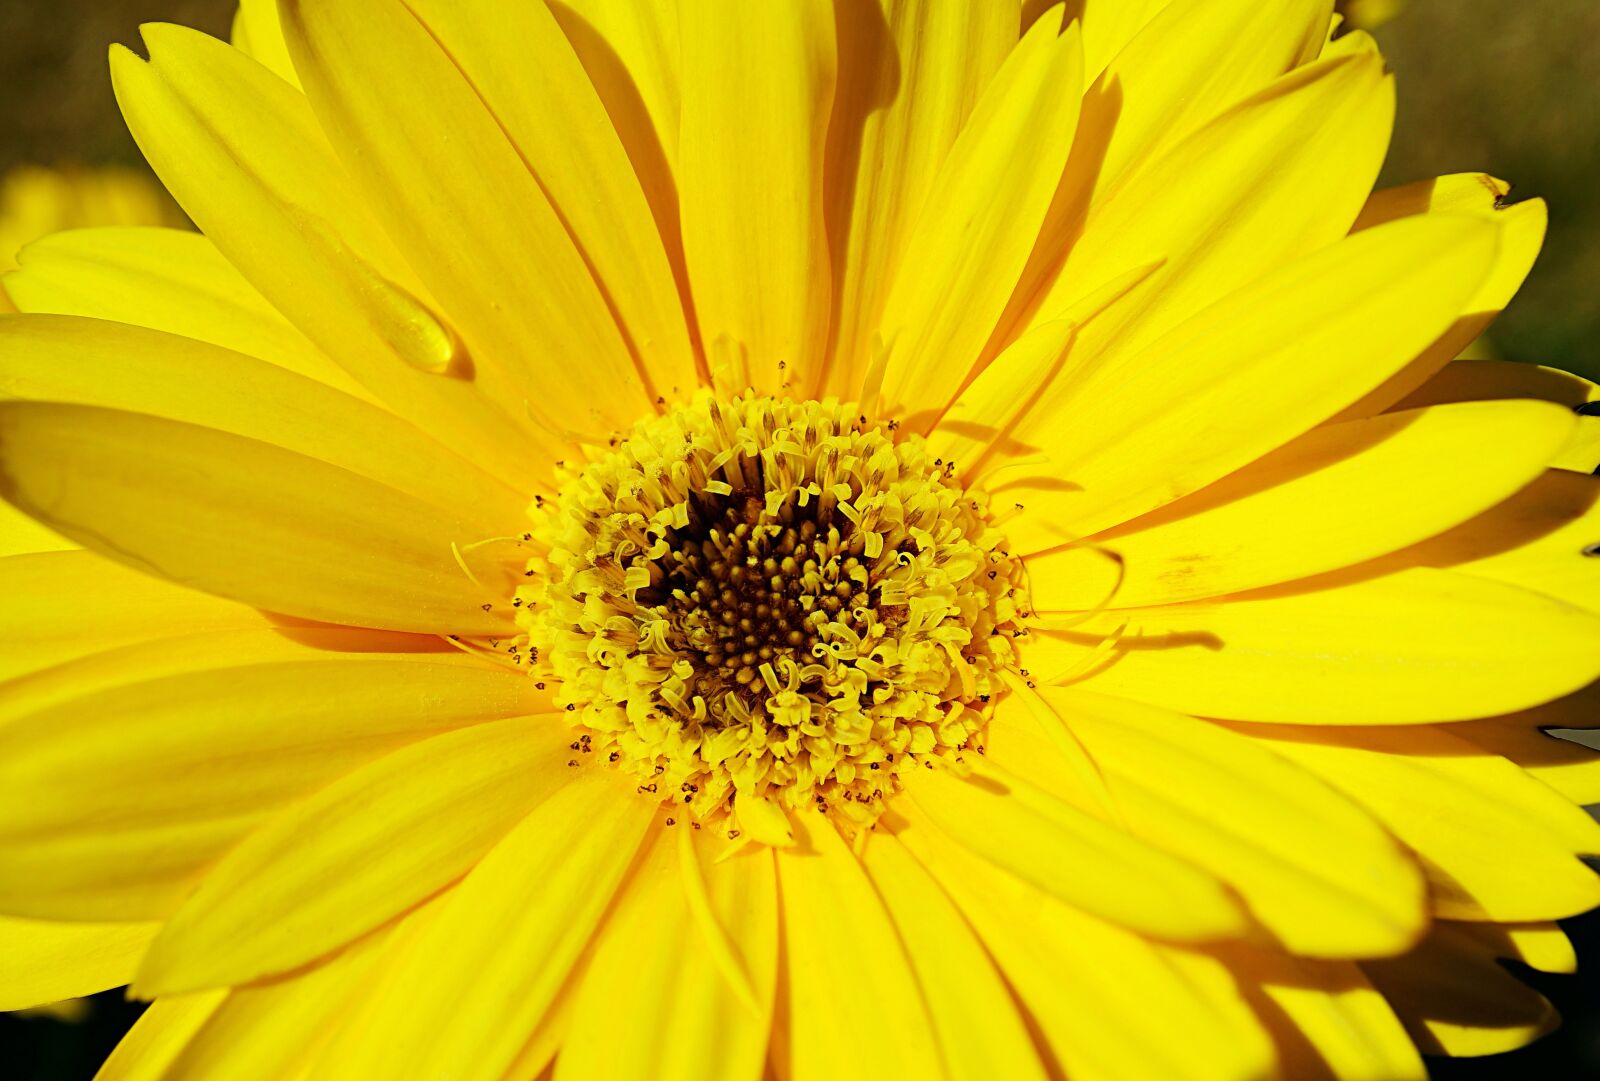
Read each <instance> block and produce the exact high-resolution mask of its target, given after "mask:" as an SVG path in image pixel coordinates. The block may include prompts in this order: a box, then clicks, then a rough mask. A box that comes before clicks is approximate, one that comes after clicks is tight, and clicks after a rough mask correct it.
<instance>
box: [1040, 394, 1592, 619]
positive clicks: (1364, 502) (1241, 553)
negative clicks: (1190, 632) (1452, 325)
mask: <svg viewBox="0 0 1600 1081" xmlns="http://www.w3.org/2000/svg"><path fill="white" fill-rule="evenodd" d="M1573 424H1574V418H1573V416H1572V413H1571V411H1570V410H1566V409H1563V408H1561V407H1560V406H1558V405H1555V404H1553V403H1546V402H1526V401H1514V402H1473V403H1464V404H1460V405H1442V406H1434V407H1431V408H1427V409H1419V410H1413V411H1410V412H1405V413H1395V414H1388V415H1384V416H1379V417H1375V418H1373V419H1371V420H1364V421H1351V422H1347V423H1345V424H1336V425H1332V426H1329V427H1324V428H1317V429H1313V430H1312V431H1311V432H1309V433H1307V434H1306V435H1304V436H1301V437H1300V438H1299V439H1297V440H1295V441H1294V442H1292V443H1289V444H1288V445H1287V446H1284V447H1281V448H1279V449H1278V450H1276V451H1274V452H1273V453H1272V454H1269V455H1267V456H1266V457H1265V458H1263V459H1261V460H1260V461H1258V462H1255V463H1253V464H1251V465H1249V466H1247V467H1246V468H1244V469H1242V470H1240V471H1239V472H1237V473H1234V474H1232V475H1230V476H1227V477H1224V478H1223V479H1222V480H1220V481H1218V482H1216V483H1215V484H1212V485H1210V486H1208V487H1206V488H1203V489H1201V490H1200V491H1198V492H1196V493H1194V494H1193V495H1190V496H1188V497H1186V498H1184V499H1180V500H1178V501H1176V502H1174V503H1169V504H1167V506H1165V507H1162V508H1161V509H1159V510H1157V511H1154V512H1152V513H1150V514H1147V515H1145V516H1143V517H1142V518H1137V519H1135V520H1133V521H1132V522H1128V523H1126V524H1125V525H1123V526H1121V527H1118V528H1117V529H1114V530H1111V531H1110V532H1107V533H1103V534H1100V535H1098V536H1096V537H1095V538H1094V540H1093V543H1094V545H1095V548H1093V549H1091V548H1085V547H1075V548H1066V549H1059V550H1057V551H1054V552H1048V553H1043V554H1040V555H1036V556H1030V557H1028V559H1027V561H1026V562H1027V567H1028V579H1029V587H1030V593H1029V599H1030V600H1031V601H1032V602H1033V604H1034V607H1035V608H1037V609H1039V610H1041V611H1051V610H1060V609H1080V610H1082V609H1089V608H1093V607H1094V606H1095V605H1097V604H1099V603H1101V602H1102V600H1103V599H1104V598H1105V597H1106V596H1107V593H1108V590H1109V589H1111V588H1113V587H1115V588H1116V593H1115V596H1114V597H1112V604H1113V605H1114V606H1116V607H1119V608H1121V607H1127V608H1133V607H1138V606H1140V605H1148V604H1171V603H1173V602H1175V601H1185V600H1193V599H1195V598H1198V597H1214V596H1217V595H1219V594H1223V593H1233V592H1237V591H1240V590H1245V589H1253V588H1255V587H1258V586H1266V585H1274V584H1277V583H1279V582H1285V581H1290V580H1292V579H1296V578H1306V577H1310V576H1311V575H1313V574H1318V573H1320V572H1322V571H1328V570H1336V569H1338V568H1340V567H1345V566H1349V565H1351V564H1354V563H1358V562H1361V561H1363V560H1366V559H1370V558H1373V557H1374V556H1379V555H1383V554H1385V553H1387V552H1392V551H1395V550H1396V549H1399V548H1403V547H1405V546H1407V545H1410V544H1413V543H1415V542H1417V541H1419V540H1422V539H1425V538H1427V537H1431V536H1433V535H1435V534H1437V533H1440V532H1443V531H1444V530H1445V529H1448V528H1450V527H1451V526H1454V525H1456V524H1458V523H1460V522H1463V521H1465V520H1466V519H1468V518H1470V517H1472V516H1473V515H1476V514H1478V513H1479V512H1481V511H1485V510H1488V509H1489V508H1490V507H1492V506H1494V505H1495V504H1497V503H1499V502H1500V501H1501V500H1503V499H1505V498H1507V497H1509V496H1511V495H1512V494H1513V493H1515V492H1516V491H1518V490H1519V489H1520V488H1522V487H1523V486H1524V485H1525V484H1527V483H1528V482H1529V481H1531V480H1533V479H1534V478H1536V477H1538V476H1539V474H1540V473H1541V472H1542V471H1543V470H1544V468H1545V465H1546V463H1547V462H1549V461H1550V460H1551V458H1552V457H1554V456H1555V455H1556V454H1558V453H1559V452H1560V450H1561V448H1562V447H1563V446H1564V445H1565V443H1566V441H1567V439H1568V437H1569V436H1570V433H1571V431H1572V428H1573ZM1356 508H1359V511H1358V512H1355V513H1352V512H1353V510H1355V509H1356ZM1102 546H1103V547H1104V548H1106V549H1109V550H1111V551H1113V552H1115V553H1116V554H1117V556H1118V557H1120V570H1121V576H1120V582H1116V581H1113V582H1107V581H1106V577H1107V571H1108V569H1109V564H1108V562H1107V560H1106V559H1105V558H1104V556H1103V555H1101V554H1100V552H1099V551H1098V549H1099V548H1100V547H1102Z"/></svg>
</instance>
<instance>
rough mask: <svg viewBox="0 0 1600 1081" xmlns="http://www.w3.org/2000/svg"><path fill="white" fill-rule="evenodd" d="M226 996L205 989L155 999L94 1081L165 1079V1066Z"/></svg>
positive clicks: (175, 1057)
mask: <svg viewBox="0 0 1600 1081" xmlns="http://www.w3.org/2000/svg"><path fill="white" fill-rule="evenodd" d="M227 997H228V993H227V992H226V991H206V992H203V993H201V994H198V995H183V996H180V997H178V998H169V999H166V1000H165V1001H162V1002H157V1003H156V1004H155V1005H153V1006H151V1007H150V1008H149V1009H148V1010H146V1011H145V1012H144V1013H143V1014H142V1015H141V1016H140V1018H139V1020H138V1021H136V1022H134V1025H133V1028H131V1029H129V1030H128V1034H127V1035H126V1036H124V1037H123V1038H122V1042H121V1043H119V1044H117V1048H116V1050H115V1051H113V1052H111V1057H109V1058H108V1059H106V1061H105V1065H103V1066H101V1067H100V1072H99V1073H97V1074H95V1075H94V1078H95V1081H165V1078H166V1073H167V1069H168V1067H170V1066H171V1065H172V1063H173V1062H174V1061H176V1059H177V1057H178V1056H179V1055H180V1054H182V1053H183V1049H184V1048H185V1047H187V1046H188V1043H189V1041H190V1040H191V1039H193V1037H194V1034H195V1033H196V1032H198V1031H200V1027H201V1026H202V1025H204V1024H205V1023H206V1020H207V1019H208V1018H209V1017H210V1016H211V1015H212V1014H213V1013H214V1012H215V1011H216V1010H217V1008H218V1007H219V1006H221V1005H222V1003H223V1001H224V1000H226V999H227Z"/></svg>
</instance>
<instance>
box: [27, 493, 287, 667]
mask: <svg viewBox="0 0 1600 1081" xmlns="http://www.w3.org/2000/svg"><path fill="white" fill-rule="evenodd" d="M8 512H9V513H10V514H12V515H15V516H16V517H18V518H22V515H21V514H20V512H17V511H15V510H13V509H12V507H11V505H10V504H9V503H0V515H4V514H6V513H8ZM23 520H24V521H30V522H31V521H32V520H33V519H31V518H25V519H23ZM43 528H44V527H42V526H41V527H40V529H41V530H43ZM0 596H4V597H5V598H6V603H5V604H4V605H0V640H3V641H4V642H5V643H6V648H5V650H4V652H0V679H5V680H9V679H13V678H15V677H17V676H20V675H24V674H26V673H29V672H36V671H39V670H41V669H44V668H49V667H50V666H52V665H57V664H62V663H64V662H66V661H70V660H75V659H77V658H79V657H84V656H87V655H89V654H91V653H98V652H100V651H102V650H109V649H115V648H118V647H121V646H126V645H132V644H134V643H137V642H143V641H148V640H151V639H155V638H173V637H181V636H183V635H187V634H203V633H205V632H208V631H224V630H241V629H244V628H248V627H265V626H267V625H268V624H269V618H268V617H267V616H266V615H265V614H264V613H262V612H259V611H257V610H256V609H254V608H250V607H248V606H247V605H243V604H238V603H236V602H234V601H225V600H223V599H221V598H220V597H213V596H211V595H210V594H207V593H201V592H198V591H197V590H193V589H185V588H184V587H182V586H179V585H173V584H172V583H171V582H165V581H162V580H161V579H160V578H153V577H151V576H150V575H148V574H140V573H139V572H138V571H133V570H129V569H128V568H127V567H124V566H123V565H122V564H120V563H113V562H112V561H111V560H109V559H106V558H105V557H104V556H101V555H97V554H95V553H94V552H85V551H67V552H40V553H32V554H27V555H15V556H7V557H5V558H3V559H0Z"/></svg>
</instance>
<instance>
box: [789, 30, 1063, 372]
mask: <svg viewBox="0 0 1600 1081" xmlns="http://www.w3.org/2000/svg"><path fill="white" fill-rule="evenodd" d="M835 17H836V19H837V20H838V23H839V25H838V38H839V42H840V45H841V52H840V56H839V83H838V91H837V94H836V95H835V100H834V107H833V119H832V121H831V124H830V127H829V132H828V137H829V147H828V160H829V163H830V164H829V175H828V178H827V180H828V184H829V190H828V236H829V246H830V250H831V251H832V253H833V257H834V264H835V267H836V270H835V278H836V283H837V284H836V288H835V296H834V312H835V314H834V329H833V342H832V343H831V356H830V358H829V369H828V371H827V373H826V374H827V377H828V380H827V382H826V386H825V389H826V390H828V391H830V392H832V393H837V394H844V395H850V394H855V393H858V392H859V389H860V386H861V378H862V376H863V375H864V374H865V372H866V370H867V368H868V365H869V364H870V363H871V362H872V360H873V359H874V358H873V355H872V354H873V345H872V332H873V329H874V328H875V327H876V326H877V324H878V320H879V318H880V316H881V315H882V312H883V303H884V300H885V299H886V297H887V295H888V287H889V285H890V283H891V282H893V281H894V278H895V275H896V272H897V271H898V269H899V267H900V266H901V265H902V261H903V258H904V254H905V245H906V241H907V240H908V239H909V237H910V235H911V228H912V226H913V224H914V223H915V222H916V220H917V218H918V217H919V215H920V213H921V211H922V208H923V207H924V205H926V203H927V200H928V195H929V192H930V191H931V190H932V188H933V186H934V182H935V178H936V177H938V176H939V174H940V171H941V167H942V166H943V165H944V161H945V158H946V156H947V155H948V154H949V152H950V147H951V146H952V145H953V144H954V143H955V141H956V137H957V136H958V135H959V134H960V133H961V130H962V128H963V127H964V126H965V124H966V122H967V117H968V116H969V115H970V114H971V112H972V108H973V105H974V104H975V103H976V102H977V101H978V99H979V97H980V96H981V95H982V94H983V91H984V88H985V87H987V86H988V84H989V81H990V79H992V78H993V77H994V73H995V72H996V71H998V70H999V68H1000V65H1001V63H1002V62H1003V61H1004V60H1005V58H1006V55H1007V53H1009V52H1010V51H1011V50H1012V48H1013V47H1014V46H1015V45H1016V43H1017V17H1016V11H1015V10H1014V9H1012V7H1011V5H1008V4H996V3H992V2H990V0H883V2H881V3H872V4H851V5H836V6H835ZM1030 22H1031V20H1030ZM1057 25H1059V21H1058V23H1057ZM821 384H822V381H821V380H819V385H821Z"/></svg>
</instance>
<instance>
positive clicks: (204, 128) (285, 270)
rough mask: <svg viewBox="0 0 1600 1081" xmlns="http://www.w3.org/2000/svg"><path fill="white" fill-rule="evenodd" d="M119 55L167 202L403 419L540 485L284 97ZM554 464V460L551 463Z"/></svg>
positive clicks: (190, 56)
mask: <svg viewBox="0 0 1600 1081" xmlns="http://www.w3.org/2000/svg"><path fill="white" fill-rule="evenodd" d="M144 37H145V44H146V46H147V48H148V49H149V52H150V60H149V62H148V63H146V62H142V61H140V60H139V58H138V57H136V56H135V55H134V54H133V53H131V52H129V51H127V50H126V49H122V48H120V47H119V48H115V49H113V50H112V53H111V75H112V83H113V85H114V86H115V88H116V92H117V100H118V102H119V103H120V104H121V106H122V112H123V117H124V119H125V120H126V121H127V123H128V128H129V130H130V131H131V132H132V133H133V136H134V138H135V139H136V140H137V141H138V143H139V147H140V149H141V150H143V151H144V154H145V156H146V157H147V158H148V159H149V160H150V163H151V165H152V166H153V167H154V168H155V170H156V172H157V174H158V175H160V177H161V179H162V181H163V182H164V183H165V184H166V186H167V188H168V190H170V191H171V192H172V193H173V196H174V198H176V199H177V200H178V202H179V203H180V204H181V205H182V206H183V208H184V210H185V211H187V213H188V214H189V216H190V217H191V218H193V219H194V221H195V223H196V224H197V225H199V226H200V228H201V229H202V230H203V231H204V232H205V235H206V236H207V237H209V238H210V239H211V240H212V241H213V242H214V243H215V244H216V246H217V248H218V250H219V251H221V252H222V254H223V255H224V256H226V257H227V259H228V260H229V261H230V262H231V263H233V265H234V266H235V267H237V268H238V270H239V272H240V273H241V274H242V275H243V276H244V277H245V279H246V280H248V281H249V282H250V284H251V285H252V286H254V287H255V288H256V289H257V290H259V291H260V292H261V295H262V296H264V297H266V298H267V300H268V301H269V302H270V303H271V304H272V305H273V306H274V307H276V308H277V309H278V310H279V311H281V312H283V313H284V315H286V316H287V317H288V318H289V319H290V321H292V322H293V323H294V324H295V325H296V326H297V327H298V328H299V329H300V330H301V331H303V332H304V333H305V334H306V336H307V337H309V338H310V339H311V340H312V341H313V342H315V343H316V344H317V346H318V347H319V348H320V349H322V351H323V352H324V353H326V354H327V355H328V356H329V357H332V358H333V359H334V360H335V361H336V362H337V363H339V364H340V365H341V366H343V367H344V368H345V369H346V370H347V371H349V372H350V374H351V375H352V377H354V378H355V379H356V380H357V381H358V382H359V383H360V384H361V385H362V386H364V387H366V388H367V389H368V390H370V391H371V392H372V393H373V395H374V396H375V397H377V398H378V399H380V400H381V401H383V402H385V403H387V404H388V405H389V406H390V407H391V408H393V409H394V410H395V411H396V412H397V413H399V414H400V415H401V416H403V417H405V418H407V419H408V420H411V421H412V422H413V423H416V424H418V425H421V426H425V427H427V430H429V431H432V432H434V433H436V434H438V435H439V436H440V437H441V438H445V439H446V440H447V441H448V442H450V443H451V445H453V446H458V447H461V448H463V449H464V450H465V451H466V452H467V453H468V454H470V456H471V457H472V459H473V460H474V461H478V462H480V463H483V464H484V465H485V467H486V468H489V469H492V470H495V471H496V472H497V473H498V474H499V475H500V476H503V477H508V478H527V477H533V478H547V477H548V476H549V470H548V464H547V463H546V462H545V461H543V460H541V456H540V455H539V453H538V448H539V446H540V444H539V443H538V442H537V440H536V437H537V433H536V432H535V431H533V430H532V429H531V427H530V426H529V425H528V424H525V423H522V422H521V418H522V409H521V406H520V404H518V405H516V406H515V409H516V413H515V415H514V416H513V415H508V414H507V413H506V412H505V411H503V410H502V409H501V408H500V407H499V406H497V405H496V404H495V400H494V399H493V397H492V396H491V395H490V394H489V393H486V390H485V388H484V386H483V385H482V383H481V380H480V379H478V378H476V377H475V373H474V372H473V370H472V363H471V360H470V358H469V357H467V356H466V355H465V354H464V353H463V347H462V345H461V342H460V340H459V338H458V337H457V336H456V335H455V332H454V331H453V330H452V329H451V328H450V327H449V326H448V325H446V324H445V323H443V322H442V321H441V318H442V317H441V316H440V314H439V312H438V310H437V306H436V304H435V303H434V302H432V301H431V299H430V298H428V297H427V295H426V291H425V290H424V289H423V286H422V284H421V283H420V282H419V281H417V280H416V278H415V275H414V274H413V273H412V271H411V270H410V268H409V267H408V266H407V264H406V262H405V260H404V259H403V258H402V257H401V255H400V254H399V252H397V251H396V250H395V248H394V245H393V243H392V242H391V241H390V240H389V238H388V236H387V235H386V234H385V233H384V231H383V229H382V227H381V226H380V225H379V224H378V222H377V221H376V220H374V218H373V214H372V212H371V210H370V209H369V208H368V206H367V205H366V203H365V201H364V200H363V198H362V196H361V195H360V194H359V192H358V191H357V189H356V186H355V185H354V183H352V181H351V180H350V177H349V175H348V174H347V173H346V172H345V170H344V168H343V166H342V165H341V164H340V163H339V161H338V159H337V158H336V157H335V155H334V151H333V148H332V147H331V146H329V144H328V140H327V137H326V136H325V135H324V134H323V132H322V129H321V127H320V126H319V125H318V123H317V120H316V118H315V116H313V115H312V112H311V107H310V105H309V104H307V102H306V100H305V98H304V97H303V96H302V95H301V94H300V93H299V92H298V91H296V90H295V89H294V87H292V86H290V85H288V84H287V83H285V82H283V81H282V80H281V79H279V78H277V77H276V76H274V75H273V74H272V73H271V72H269V71H268V70H267V69H265V68H263V67H261V66H260V65H259V64H257V63H255V62H254V61H252V60H250V59H249V58H248V57H247V56H245V55H244V54H243V53H241V52H239V51H238V50H236V49H232V48H229V47H228V46H226V45H224V44H222V43H221V42H218V41H216V40H214V39H212V38H209V37H207V36H205V35H204V34H200V33H196V32H195V31H192V30H186V29H183V28H180V27H175V26H163V25H152V26H147V27H145V28H144ZM559 456H560V455H559V453H556V454H553V455H551V456H550V457H559Z"/></svg>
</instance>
